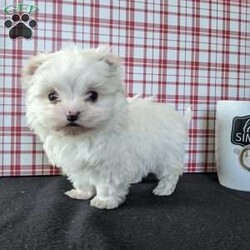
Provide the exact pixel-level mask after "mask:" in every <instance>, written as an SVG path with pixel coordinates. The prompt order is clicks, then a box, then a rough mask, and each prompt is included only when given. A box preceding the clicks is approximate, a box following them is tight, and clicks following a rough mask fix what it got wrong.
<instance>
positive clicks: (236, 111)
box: [215, 101, 250, 191]
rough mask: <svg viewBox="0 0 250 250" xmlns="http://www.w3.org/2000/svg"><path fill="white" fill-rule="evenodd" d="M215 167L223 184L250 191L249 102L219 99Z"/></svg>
mask: <svg viewBox="0 0 250 250" xmlns="http://www.w3.org/2000/svg"><path fill="white" fill-rule="evenodd" d="M215 154H216V166H217V173H218V178H219V182H220V184H221V185H223V186H226V187H229V188H232V189H236V190H242V191H250V101H218V102H217V107H216V147H215Z"/></svg>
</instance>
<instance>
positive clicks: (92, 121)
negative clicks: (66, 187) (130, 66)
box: [22, 47, 191, 209]
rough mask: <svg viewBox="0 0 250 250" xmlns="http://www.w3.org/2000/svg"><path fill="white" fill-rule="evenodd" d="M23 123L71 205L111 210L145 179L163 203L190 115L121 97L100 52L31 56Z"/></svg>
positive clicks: (179, 168)
mask: <svg viewBox="0 0 250 250" xmlns="http://www.w3.org/2000/svg"><path fill="white" fill-rule="evenodd" d="M22 82H23V85H24V86H25V87H26V88H27V122H28V125H29V127H30V128H31V129H32V130H33V131H34V133H35V134H37V135H38V136H39V137H40V139H41V141H42V142H43V147H44V150H45V152H46V154H47V156H48V158H49V161H50V162H51V164H53V165H56V166H58V167H60V168H61V169H62V171H63V173H64V174H66V175H67V176H68V179H69V180H70V181H71V182H72V184H73V187H74V189H72V190H71V191H68V192H66V195H68V196H69V197H71V198H74V199H82V200H87V199H91V201H90V204H91V206H94V207H97V208H102V209H112V208H116V207H118V206H119V205H120V204H121V203H122V202H124V200H125V197H126V195H127V193H128V190H129V186H130V184H131V183H134V182H138V181H140V180H141V179H142V177H144V176H146V175H147V174H148V173H154V174H156V176H157V178H158V179H159V183H158V186H157V187H156V188H155V189H154V191H153V192H154V194H155V195H170V194H171V193H172V192H173V191H174V190H175V187H176V184H177V182H178V179H179V176H180V175H181V174H182V172H183V170H184V164H183V157H184V144H185V141H186V139H187V131H188V123H189V121H190V118H191V110H190V109H188V110H187V111H186V114H185V115H184V116H182V115H180V114H179V113H177V112H176V111H175V110H174V109H173V108H172V107H171V106H169V105H167V104H157V103H154V102H153V100H152V98H148V99H142V98H140V97H139V96H137V97H136V98H133V99H130V100H129V101H128V100H127V99H126V97H125V93H124V88H123V84H122V81H121V67H120V63H119V60H118V59H117V58H116V57H115V56H113V55H112V54H111V53H110V51H109V49H108V48H106V47H98V48H97V49H87V50H80V49H76V48H75V49H71V50H61V51H58V52H55V53H51V54H39V55H37V56H35V57H33V58H31V59H30V61H29V62H28V65H27V66H26V67H25V68H24V69H23V78H22Z"/></svg>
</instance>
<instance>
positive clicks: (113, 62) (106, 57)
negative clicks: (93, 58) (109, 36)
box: [96, 45, 120, 67]
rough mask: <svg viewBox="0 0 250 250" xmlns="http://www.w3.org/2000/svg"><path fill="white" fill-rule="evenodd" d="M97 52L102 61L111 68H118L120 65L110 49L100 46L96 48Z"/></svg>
mask: <svg viewBox="0 0 250 250" xmlns="http://www.w3.org/2000/svg"><path fill="white" fill-rule="evenodd" d="M96 52H97V53H98V54H99V56H100V60H103V61H105V62H106V63H107V64H108V65H109V66H112V67H116V66H118V65H120V60H119V58H118V57H117V56H115V55H113V54H112V53H111V49H110V47H108V46H106V45H100V46H99V47H97V48H96Z"/></svg>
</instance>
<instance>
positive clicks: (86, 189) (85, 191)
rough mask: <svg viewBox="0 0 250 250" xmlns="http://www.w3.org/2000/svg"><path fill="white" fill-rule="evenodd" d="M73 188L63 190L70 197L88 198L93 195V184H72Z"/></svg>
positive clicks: (94, 192) (94, 191)
mask: <svg viewBox="0 0 250 250" xmlns="http://www.w3.org/2000/svg"><path fill="white" fill-rule="evenodd" d="M74 187H75V188H73V189H71V190H70V191H67V192H65V194H66V195H67V196H69V197H70V198H72V199H78V200H88V199H90V198H92V197H94V196H95V194H96V190H95V187H94V186H93V185H87V184H86V185H74Z"/></svg>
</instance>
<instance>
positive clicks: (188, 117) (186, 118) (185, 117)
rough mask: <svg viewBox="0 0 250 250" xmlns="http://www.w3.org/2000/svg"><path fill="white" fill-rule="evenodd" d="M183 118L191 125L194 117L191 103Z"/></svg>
mask: <svg viewBox="0 0 250 250" xmlns="http://www.w3.org/2000/svg"><path fill="white" fill-rule="evenodd" d="M183 119H184V121H185V123H186V125H187V127H189V124H190V121H191V119H192V107H191V105H189V106H188V107H187V109H186V111H185V113H184V116H183Z"/></svg>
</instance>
